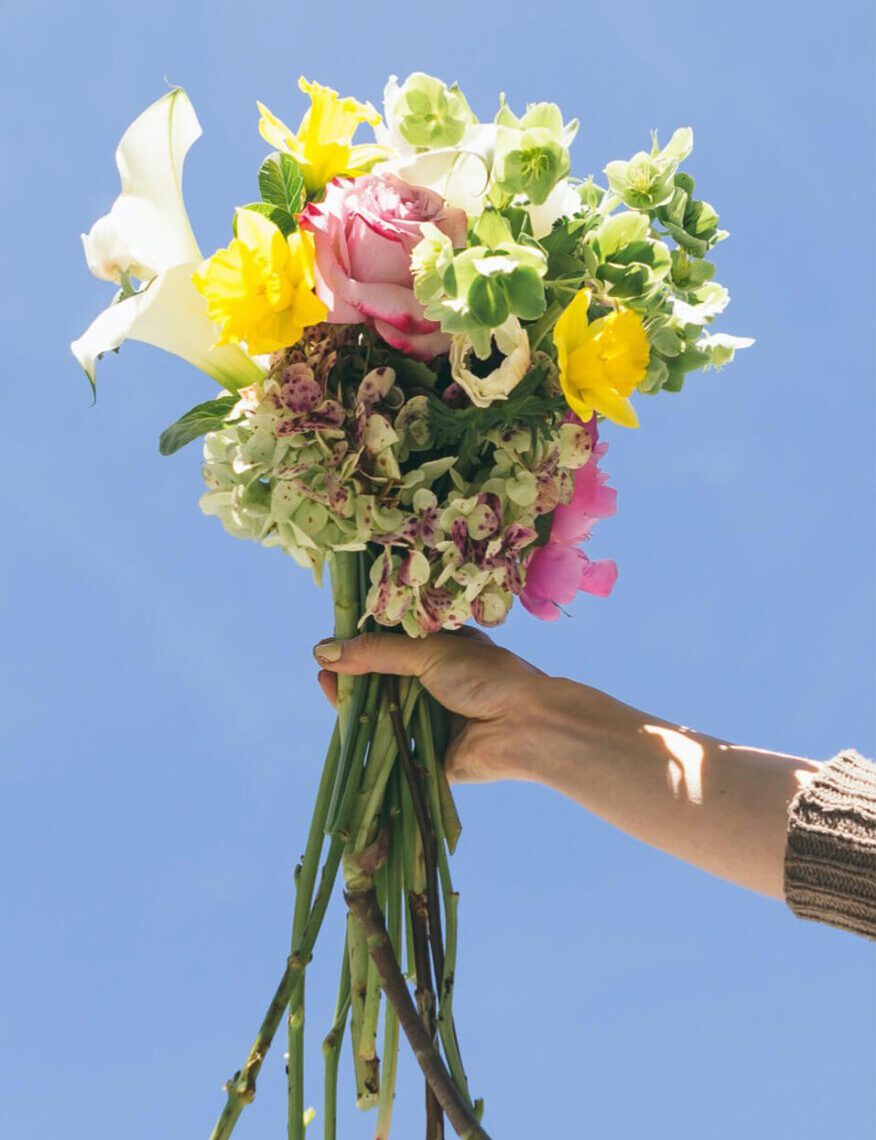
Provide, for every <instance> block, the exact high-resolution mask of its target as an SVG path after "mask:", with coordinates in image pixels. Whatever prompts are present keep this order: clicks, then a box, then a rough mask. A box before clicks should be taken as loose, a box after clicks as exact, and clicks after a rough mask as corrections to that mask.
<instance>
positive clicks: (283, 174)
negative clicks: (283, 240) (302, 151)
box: [259, 151, 304, 214]
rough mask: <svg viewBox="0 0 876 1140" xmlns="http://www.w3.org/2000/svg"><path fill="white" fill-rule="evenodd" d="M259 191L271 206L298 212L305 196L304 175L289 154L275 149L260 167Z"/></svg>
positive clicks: (294, 212)
mask: <svg viewBox="0 0 876 1140" xmlns="http://www.w3.org/2000/svg"><path fill="white" fill-rule="evenodd" d="M259 192H260V194H261V196H262V200H263V201H264V202H267V203H268V204H269V205H271V206H280V207H281V208H282V209H283V210H285V211H286V213H287V214H297V213H298V212H299V210H300V209H301V205H302V199H303V197H304V175H303V174H302V173H301V167H300V166H299V165H298V163H297V162H296V161H295V159H294V158H293V157H292V156H291V155H289V154H283V153H282V152H281V151H274V153H273V154H269V155H268V157H267V158H266V159H265V161H264V162H263V163H262V165H261V167H260V168H259Z"/></svg>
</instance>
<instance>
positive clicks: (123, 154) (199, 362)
mask: <svg viewBox="0 0 876 1140" xmlns="http://www.w3.org/2000/svg"><path fill="white" fill-rule="evenodd" d="M200 135H201V126H200V123H199V122H198V119H197V116H196V115H195V111H194V108H193V107H192V105H191V103H190V102H189V97H188V95H186V93H185V91H183V90H182V88H179V87H177V88H175V89H174V90H172V91H169V92H168V93H167V94H166V95H165V96H163V97H162V98H161V99H159V100H158V101H157V102H155V103H153V104H152V105H151V106H150V107H147V109H146V110H145V111H144V112H143V113H142V114H141V115H140V116H139V117H138V118H136V119H135V120H134V122H133V123H132V124H131V125H130V127H128V129H127V130H126V131H125V133H124V135H123V136H122V140H121V142H120V143H119V145H118V148H117V150H116V166H117V167H118V171H119V176H120V178H121V183H122V192H121V194H120V195H119V196H118V198H116V200H115V202H114V203H113V206H112V209H111V210H110V212H109V213H108V214H106V215H104V217H102V218H100V219H98V221H97V222H95V224H94V225H93V226H92V228H91V230H90V232H89V233H88V234H83V235H82V243H83V245H84V247H85V258H86V261H87V262H88V267H89V269H90V270H91V271H92V273H94V275H95V276H96V277H100V278H102V279H103V280H106V281H115V282H116V283H118V284H119V285H121V291H120V292H119V293H118V294H117V296H116V298H115V300H114V301H113V302H112V303H111V304H110V305H109V306H108V307H107V308H106V309H104V311H103V312H102V313H101V314H100V315H99V316H98V317H97V318H96V319H95V320H94V321H93V322H92V323H91V325H89V327H88V328H87V329H86V330H85V332H84V333H83V334H82V336H81V337H79V339H78V340H75V341H73V343H72V344H71V345H70V348H71V350H72V352H73V355H74V356H75V357H76V359H77V360H78V361H79V363H80V364H81V365H82V368H83V369H84V371H85V374H86V376H87V377H88V379H89V381H90V382H91V385H92V387H94V374H95V367H96V364H97V361H98V360H99V359H100V357H101V356H103V354H104V353H106V352H111V351H113V350H114V349H117V348H119V347H120V346H121V345H122V344H123V343H124V341H125V340H139V341H142V342H144V343H145V344H152V345H155V346H156V347H157V348H163V349H165V350H166V351H167V352H172V353H173V354H174V355H176V356H180V357H182V358H183V359H184V360H188V361H189V362H190V363H191V364H194V365H195V367H196V368H200V369H201V371H202V372H206V373H207V375H208V376H212V378H213V379H214V380H216V381H217V383H219V384H221V385H222V387H223V388H229V389H232V390H234V389H237V388H240V387H243V386H245V385H247V384H252V383H253V382H254V381H255V380H258V379H259V378H260V377H261V376H262V375H263V374H264V370H263V369H262V367H261V366H260V365H259V364H258V363H257V362H256V361H255V360H253V358H252V357H251V356H249V355H248V354H247V353H246V352H245V351H244V350H243V349H242V348H240V347H239V346H238V345H222V346H220V347H215V345H216V341H217V340H218V338H219V329H218V328H217V327H216V325H215V324H213V322H212V321H211V320H210V319H209V317H208V316H207V302H206V300H205V298H204V297H202V296H201V294H200V293H199V292H198V291H197V289H196V288H195V286H194V284H193V283H192V274H193V273H194V272H195V270H196V269H197V268H198V266H199V265H200V264H201V262H202V260H203V254H202V253H201V251H200V249H199V248H198V243H197V241H196V240H195V236H194V234H193V233H192V227H191V223H190V222H189V218H188V214H187V213H186V208H185V203H184V201H183V195H182V174H183V163H184V161H185V157H186V154H187V153H188V151H189V148H190V147H191V145H192V143H193V142H195V140H196V139H198V138H199V137H200ZM134 278H136V279H137V281H138V282H139V287H138V288H136V289H135V287H134V285H133V281H132V279H134Z"/></svg>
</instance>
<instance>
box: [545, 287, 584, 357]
mask: <svg viewBox="0 0 876 1140" xmlns="http://www.w3.org/2000/svg"><path fill="white" fill-rule="evenodd" d="M589 308H590V291H589V290H588V289H582V290H581V291H580V292H579V293H576V294H575V296H574V298H573V299H572V302H571V304H569V305H568V306H567V307H566V309H565V310H564V311H563V313H562V315H561V316H560V319H559V320H558V321H557V323H556V324H555V325H554V344H556V345H557V348H559V347H560V343H562V345H563V348H564V349H565V351H566V352H574V351H575V349H576V348H580V347H581V345H582V344H583V343H584V342H585V341H586V339H587V328H588V325H587V310H588V309H589Z"/></svg>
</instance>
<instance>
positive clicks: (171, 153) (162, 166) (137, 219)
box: [86, 88, 202, 279]
mask: <svg viewBox="0 0 876 1140" xmlns="http://www.w3.org/2000/svg"><path fill="white" fill-rule="evenodd" d="M200 134H201V126H200V124H199V122H198V119H197V116H196V115H195V111H194V108H193V107H192V105H191V103H190V102H189V97H188V95H186V93H185V91H183V90H182V89H181V88H176V89H175V90H174V91H169V92H168V93H167V94H166V95H165V96H163V98H161V99H159V100H158V101H157V102H156V103H153V104H152V106H151V107H147V108H146V110H145V111H144V112H143V113H142V115H139V116H138V117H137V118H136V119H135V120H134V122H133V123H131V125H130V127H128V129H127V130H126V131H125V133H124V135H123V136H122V140H121V142H120V143H119V145H118V148H117V150H116V166H117V167H118V170H119V176H120V178H121V182H122V192H121V194H120V195H119V197H118V198H116V200H115V202H114V203H113V207H112V209H111V210H110V212H109V214H107V215H106V216H105V217H103V218H101V219H100V220H99V221H98V222H97V223H96V225H95V227H94V228H93V229H92V234H94V231H95V229H97V228H98V227H100V235H101V241H102V245H104V246H109V247H111V248H113V249H115V250H124V251H125V252H126V255H127V256H128V257H129V258H130V262H129V265H128V266H123V267H121V268H124V269H126V270H128V271H130V272H132V273H133V275H134V276H137V277H140V278H141V279H149V278H151V277H154V276H156V275H157V274H159V273H162V272H163V271H164V270H165V269H170V268H171V266H174V265H182V264H183V263H188V262H192V261H200V260H201V256H202V255H201V251H200V249H199V248H198V243H197V242H196V241H195V237H194V234H193V233H192V227H191V224H190V222H189V218H188V214H187V213H186V208H185V203H184V202H183V195H182V175H183V163H184V161H185V157H186V154H187V153H188V151H189V148H190V147H191V145H192V143H193V142H194V141H195V140H196V139H197V138H199V137H200ZM89 237H91V235H89ZM88 254H89V249H88V239H86V256H88ZM89 264H91V259H90V258H89Z"/></svg>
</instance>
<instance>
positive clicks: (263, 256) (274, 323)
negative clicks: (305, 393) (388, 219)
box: [193, 210, 328, 354]
mask: <svg viewBox="0 0 876 1140" xmlns="http://www.w3.org/2000/svg"><path fill="white" fill-rule="evenodd" d="M193 280H194V283H195V287H196V288H197V289H198V291H199V292H201V293H203V295H204V296H205V297H206V298H207V313H208V315H209V317H210V320H211V321H214V322H215V323H216V324H217V325H219V326H220V328H221V330H222V331H221V334H220V336H219V340H218V341H217V342H216V343H217V344H220V345H221V344H239V343H240V342H241V341H245V342H246V345H247V348H248V349H249V351H250V352H252V353H255V354H259V353H262V352H276V351H277V350H278V349H281V348H285V347H286V346H287V345H290V344H295V343H296V342H297V341H298V340H300V339H301V334H302V332H303V330H304V329H305V328H307V327H308V326H309V325H315V324H318V323H319V322H320V321H322V320H324V319H325V317H326V313H327V312H328V310H327V309H326V307H325V305H324V304H323V303H322V301H320V300H319V298H318V297H316V295H315V294H314V292H313V286H314V277H313V238H312V237H311V236H310V234H308V233H302V232H300V231H299V232H297V233H293V234H290V235H289V236H288V237H283V234H282V233H281V232H280V230H279V229H278V227H277V226H275V225H274V223H273V222H272V221H270V219H268V218H266V217H264V216H263V215H262V214H258V213H256V212H255V211H254V210H240V211H239V212H238V214H237V237H236V238H235V239H234V240H233V241H232V242H231V243H230V244H229V246H228V248H227V249H220V250H219V251H218V252H217V253H214V254H213V256H212V257H210V258H208V259H207V260H206V261H205V262H203V263H202V264H201V266H200V267H199V268H198V270H197V272H196V273H195V274H194V277H193Z"/></svg>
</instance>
